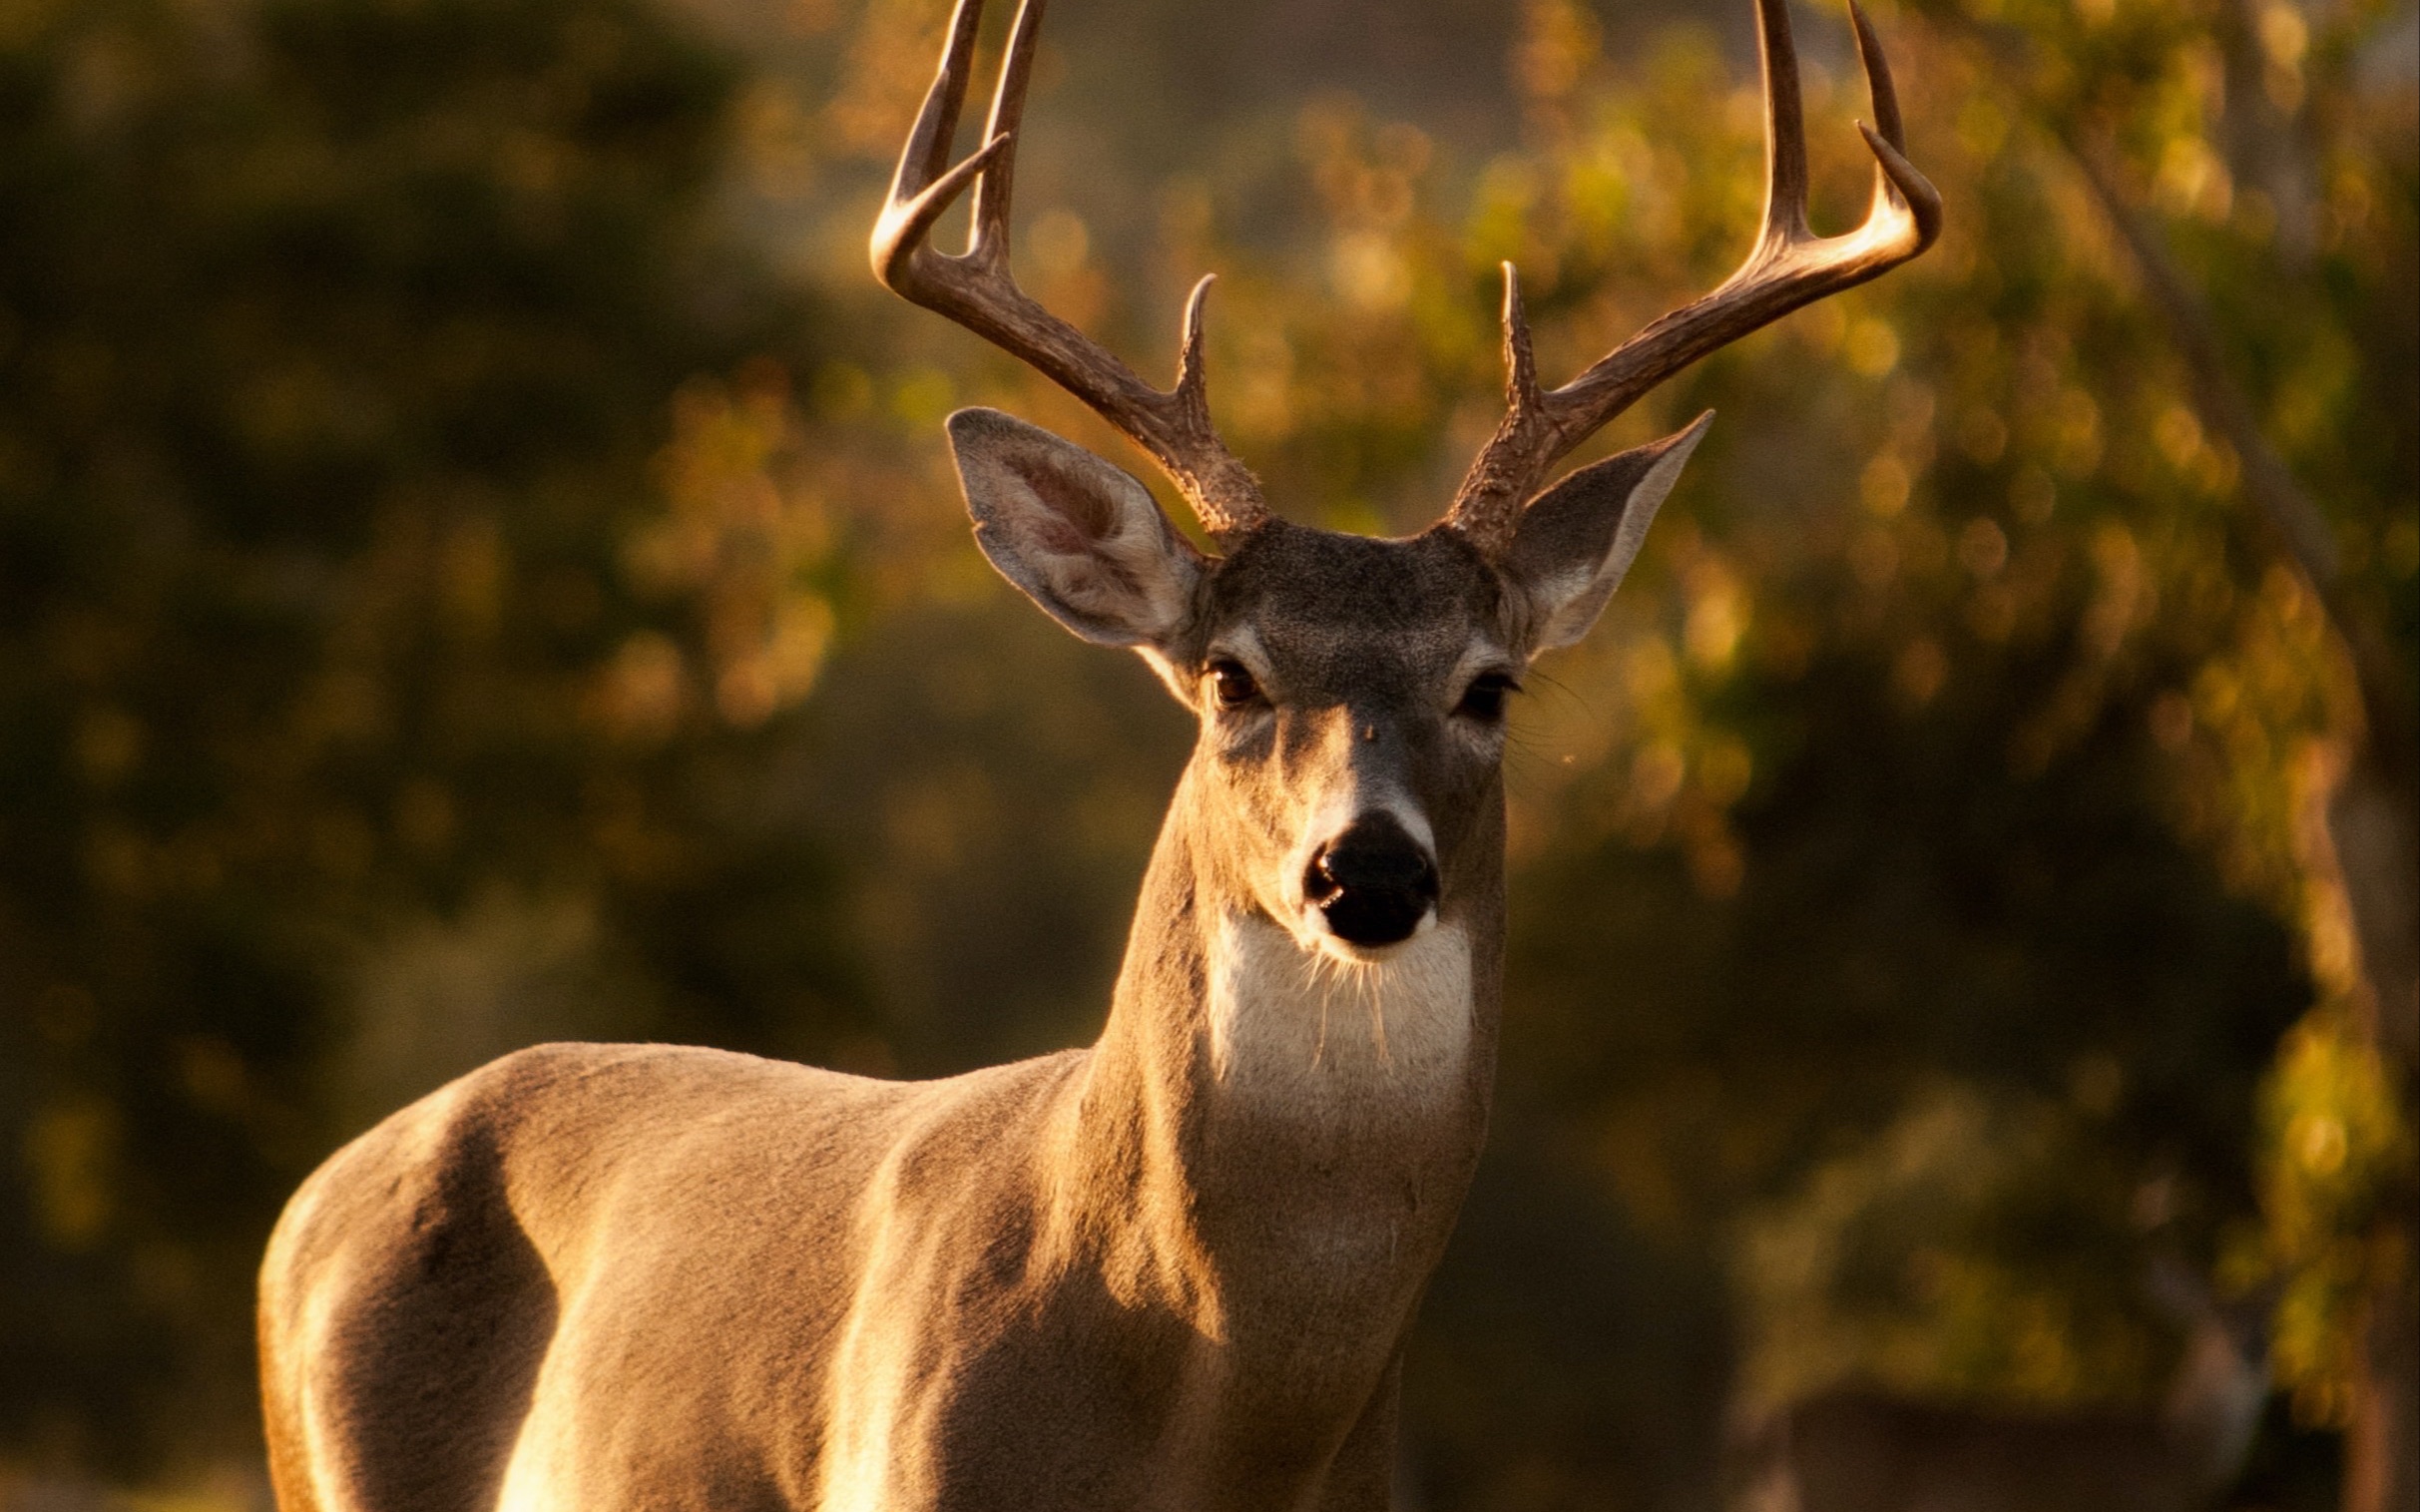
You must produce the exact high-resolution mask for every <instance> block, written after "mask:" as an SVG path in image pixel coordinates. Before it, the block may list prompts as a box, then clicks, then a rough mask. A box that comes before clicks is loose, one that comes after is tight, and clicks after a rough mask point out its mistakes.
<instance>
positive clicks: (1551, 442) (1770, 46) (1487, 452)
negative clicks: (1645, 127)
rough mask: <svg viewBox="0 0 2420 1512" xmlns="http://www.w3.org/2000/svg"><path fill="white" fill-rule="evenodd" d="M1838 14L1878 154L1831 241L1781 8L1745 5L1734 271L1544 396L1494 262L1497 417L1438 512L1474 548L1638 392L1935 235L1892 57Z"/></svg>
mask: <svg viewBox="0 0 2420 1512" xmlns="http://www.w3.org/2000/svg"><path fill="white" fill-rule="evenodd" d="M1848 13H1849V20H1850V21H1851V23H1852V24H1853V25H1854V26H1855V28H1856V32H1857V54H1858V56H1859V58H1860V59H1862V60H1863V62H1864V65H1865V78H1866V83H1867V86H1868V87H1869V88H1870V90H1871V91H1872V94H1873V101H1874V122H1875V125H1874V126H1871V127H1869V126H1867V125H1866V124H1865V123H1864V122H1862V121H1860V122H1859V123H1857V130H1858V131H1860V132H1862V133H1864V134H1865V145H1866V146H1867V147H1869V148H1871V149H1873V154H1874V161H1875V171H1874V199H1873V206H1872V208H1871V209H1870V210H1869V211H1867V212H1866V217H1865V224H1864V225H1862V226H1860V227H1858V228H1857V229H1856V230H1855V231H1853V232H1850V233H1848V234H1847V235H1845V236H1839V237H1817V236H1815V235H1814V234H1813V233H1812V232H1811V231H1809V230H1808V229H1807V224H1806V134H1805V128H1804V125H1803V123H1802V122H1801V120H1800V112H1799V107H1798V60H1797V53H1796V51H1795V49H1794V48H1793V47H1792V46H1791V43H1790V32H1789V9H1788V3H1787V0H1756V14H1757V21H1758V28H1757V30H1758V38H1759V41H1760V43H1761V48H1760V51H1761V52H1762V53H1763V57H1764V102H1765V117H1764V144H1765V145H1764V153H1765V166H1766V181H1765V191H1764V231H1763V233H1762V235H1760V236H1759V237H1758V238H1757V239H1756V245H1755V247H1754V248H1753V249H1752V250H1750V251H1749V252H1748V254H1747V260H1746V261H1744V262H1742V263H1740V264H1739V268H1738V271H1736V272H1734V273H1732V274H1731V275H1730V277H1729V278H1727V279H1725V280H1724V281H1723V283H1722V285H1721V286H1720V287H1719V288H1716V289H1715V290H1714V291H1713V292H1712V293H1710V294H1707V295H1705V296H1704V297H1703V298H1700V299H1698V300H1697V301H1696V302H1694V303H1693V304H1687V305H1684V306H1682V307H1681V308H1679V309H1677V310H1674V311H1673V312H1671V313H1670V314H1668V315H1665V316H1664V317H1663V318H1662V319H1660V320H1657V321H1656V322H1655V323H1654V324H1652V325H1650V326H1648V327H1647V328H1646V329H1644V330H1642V331H1640V332H1639V333H1638V334H1637V335H1635V336H1633V337H1631V338H1630V339H1629V340H1628V341H1625V342H1624V343H1622V345H1620V346H1618V347H1616V348H1615V349H1614V351H1613V352H1612V353H1611V354H1610V355H1608V356H1607V357H1605V358H1604V360H1602V361H1600V362H1598V363H1597V364H1596V365H1595V366H1594V367H1591V368H1590V369H1589V370H1588V371H1586V372H1584V373H1582V374H1581V375H1580V376H1579V377H1577V378H1574V379H1573V380H1572V381H1571V382H1569V383H1566V384H1564V385H1563V386H1562V387H1561V388H1558V389H1554V390H1552V391H1550V392H1545V393H1541V392H1540V391H1539V389H1538V372H1537V364H1536V362H1535V360H1534V359H1533V358H1532V357H1531V355H1530V342H1529V322H1528V320H1527V319H1526V318H1525V317H1524V315H1523V313H1522V309H1521V277H1520V274H1519V273H1518V272H1517V271H1516V270H1515V269H1514V267H1513V264H1511V263H1510V262H1507V263H1505V264H1504V364H1505V369H1506V374H1505V400H1506V413H1505V416H1504V422H1503V423H1502V424H1501V425H1499V426H1497V427H1496V433H1495V435H1494V436H1493V437H1491V438H1489V440H1488V443H1487V445H1486V446H1485V447H1483V448H1482V449H1481V450H1480V452H1479V456H1478V460H1476V461H1474V462H1473V463H1472V464H1471V470H1470V472H1469V473H1468V474H1467V475H1465V476H1464V478H1463V480H1462V487H1461V489H1460V491H1459V492H1457V493H1456V494H1455V495H1454V504H1453V508H1452V509H1450V510H1448V511H1447V513H1446V522H1447V523H1448V524H1450V525H1452V526H1453V527H1454V528H1456V529H1457V530H1460V531H1461V532H1462V533H1463V534H1464V535H1466V536H1469V537H1470V538H1471V539H1472V540H1473V541H1474V542H1475V543H1476V544H1477V545H1479V547H1480V548H1481V549H1482V550H1485V551H1489V552H1495V551H1499V550H1502V549H1503V547H1504V546H1505V545H1506V544H1507V543H1508V542H1509V541H1510V540H1511V538H1512V533H1513V527H1514V525H1515V523H1516V522H1517V521H1518V520H1519V519H1520V515H1521V507H1522V505H1523V503H1524V502H1526V501H1527V500H1528V498H1529V496H1530V494H1531V493H1532V492H1533V491H1534V490H1535V489H1536V488H1537V486H1538V484H1539V483H1540V482H1541V481H1542V480H1543V479H1544V478H1545V476H1546V471H1547V469H1548V468H1550V467H1552V466H1554V465H1555V462H1556V460H1557V459H1558V458H1560V457H1562V456H1563V454H1564V453H1566V452H1568V451H1570V450H1571V449H1572V448H1573V447H1575V446H1577V445H1579V444H1580V443H1581V442H1582V441H1585V440H1587V439H1588V437H1589V436H1590V435H1592V434H1594V433H1595V432H1596V431H1597V430H1598V429H1599V428H1600V427H1602V426H1603V425H1604V424H1605V423H1606V422H1607V421H1609V420H1611V419H1613V418H1614V416H1616V415H1618V414H1620V413H1622V411H1624V410H1626V409H1628V408H1630V406H1631V405H1632V404H1634V403H1636V402H1637V401H1638V400H1639V398H1640V397H1641V396H1642V395H1644V394H1645V393H1646V392H1647V391H1648V390H1649V389H1651V388H1654V387H1655V386H1656V385H1657V384H1659V383H1661V382H1663V381H1664V380H1665V379H1666V378H1669V377H1671V376H1672V375H1673V374H1674V373H1677V372H1679V371H1680V370H1681V369H1682V368H1684V367H1687V366H1689V365H1690V364H1691V363H1692V362H1694V361H1696V360H1697V359H1698V358H1699V357H1702V356H1704V355H1706V354H1707V353H1708V352H1711V351H1714V350H1716V349H1717V348H1719V347H1723V346H1727V345H1729V344H1730V343H1731V342H1733V341H1736V340H1738V339H1739V338H1740V337H1741V336H1744V335H1746V334H1747V333H1748V332H1750V331H1752V330H1755V329H1757V328H1759V327H1760V326H1764V325H1769V324H1771V323H1772V322H1773V321H1775V320H1778V319H1779V318H1781V317H1782V316H1783V315H1785V314H1788V313H1789V312H1790V311H1791V310H1793V309H1796V308H1798V307H1799V306H1800V305H1802V304H1811V303H1813V302H1814V301H1815V300H1817V299H1820V298H1822V297H1824V296H1825V295H1826V294H1833V293H1838V292H1839V291H1840V290H1841V289H1844V288H1847V287H1849V286H1851V285H1853V284H1857V283H1862V282H1864V281H1865V280H1866V279H1868V278H1871V277H1875V276H1876V275H1878V274H1880V273H1883V272H1887V271H1888V270H1889V269H1891V268H1893V267H1896V266H1898V265H1899V264H1900V263H1902V262H1905V261H1907V260H1908V259H1910V258H1911V257H1914V256H1915V255H1916V254H1917V253H1919V252H1923V251H1924V250H1925V249H1926V248H1928V247H1930V246H1932V245H1933V239H1934V238H1936V237H1938V236H1939V235H1940V234H1941V196H1940V194H1939V192H1937V191H1936V190H1935V189H1934V188H1933V186H1932V184H1931V183H1930V182H1929V181H1927V180H1926V179H1925V177H1924V175H1922V174H1921V173H1918V172H1917V171H1916V169H1915V167H1914V165H1912V164H1910V163H1909V162H1908V161H1907V159H1906V158H1905V157H1903V156H1902V154H1903V153H1904V152H1905V151H1906V150H1907V139H1906V137H1905V135H1904V134H1903V132H1902V130H1901V128H1900V123H1899V97H1898V95H1897V94H1896V92H1894V91H1893V90H1892V88H1891V71H1890V62H1889V60H1888V59H1886V58H1884V57H1883V56H1882V44H1881V43H1880V42H1878V41H1876V40H1875V38H1874V30H1873V27H1872V26H1871V25H1870V24H1868V23H1867V21H1866V19H1865V12H1864V11H1862V10H1860V9H1859V8H1858V6H1857V0H1849V7H1848ZM1876 128H1879V130H1877V129H1876Z"/></svg>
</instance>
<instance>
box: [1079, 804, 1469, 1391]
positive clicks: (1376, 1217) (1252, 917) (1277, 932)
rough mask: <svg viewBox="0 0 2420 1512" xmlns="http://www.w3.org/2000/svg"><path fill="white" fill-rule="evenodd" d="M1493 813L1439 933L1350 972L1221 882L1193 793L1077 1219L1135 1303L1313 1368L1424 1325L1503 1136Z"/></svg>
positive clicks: (1096, 1079)
mask: <svg viewBox="0 0 2420 1512" xmlns="http://www.w3.org/2000/svg"><path fill="white" fill-rule="evenodd" d="M1491 805H1492V812H1491V814H1490V816H1489V818H1488V820H1487V822H1485V823H1482V824H1480V825H1478V826H1476V827H1477V828H1478V829H1480V830H1483V831H1485V832H1484V833H1483V834H1480V835H1478V836H1476V837H1475V839H1474V843H1473V845H1472V846H1471V847H1470V848H1471V849H1473V850H1475V851H1477V852H1478V854H1477V855H1476V856H1475V857H1457V858H1456V859H1457V860H1458V861H1461V862H1463V864H1461V865H1459V866H1457V867H1456V868H1455V869H1454V870H1453V871H1452V872H1450V873H1449V876H1451V878H1452V880H1451V881H1450V882H1449V885H1448V889H1447V895H1446V897H1445V900H1444V906H1443V909H1442V911H1441V916H1440V917H1439V918H1438V919H1437V920H1436V921H1434V922H1432V923H1431V924H1429V925H1428V926H1427V927H1426V928H1424V929H1423V930H1422V931H1421V932H1420V933H1419V934H1418V935H1416V936H1414V937H1413V938H1412V939H1410V940H1407V941H1405V942H1404V943H1403V944H1401V945H1398V946H1395V947H1392V948H1391V949H1390V950H1389V951H1387V952H1386V953H1385V954H1384V955H1383V957H1381V958H1380V959H1377V960H1373V961H1365V962H1364V961H1348V960H1343V959H1339V958H1337V956H1335V955H1334V954H1331V953H1328V952H1323V951H1320V950H1317V949H1311V950H1306V949H1304V948H1303V947H1302V945H1301V944H1300V943H1299V942H1298V941H1297V940H1296V939H1295V937H1294V935H1293V934H1292V933H1290V932H1289V931H1287V930H1286V929H1285V928H1283V927H1282V926H1280V925H1279V924H1277V923H1276V922H1275V921H1273V920H1271V919H1270V918H1269V917H1268V916H1267V915H1266V914H1265V913H1264V912H1262V911H1261V910H1260V909H1259V907H1258V906H1257V905H1256V903H1255V902H1254V901H1253V900H1252V898H1251V896H1250V894H1249V891H1248V889H1246V888H1245V887H1243V886H1242V885H1240V884H1239V883H1237V882H1236V881H1235V880H1234V879H1233V878H1232V877H1231V876H1229V875H1228V874H1227V872H1226V870H1225V869H1224V868H1223V867H1222V866H1221V865H1220V864H1219V862H1218V859H1217V856H1218V854H1219V851H1218V848H1217V847H1216V846H1215V845H1214V844H1212V843H1210V841H1211V839H1212V836H1211V835H1210V834H1209V833H1208V832H1206V830H1207V826H1208V825H1210V824H1211V823H1214V822H1215V818H1214V816H1212V815H1210V814H1208V813H1206V811H1205V807H1204V805H1202V804H1201V803H1200V802H1199V801H1198V793H1197V791H1196V788H1195V784H1194V783H1193V781H1192V780H1191V776H1190V773H1189V778H1188V781H1187V782H1186V783H1185V784H1183V785H1181V787H1180V790H1179V794H1178V799H1177V801H1176V803H1175V804H1174V805H1173V806H1172V808H1171V810H1170V814H1169V819H1168V822H1167V823H1166V825H1165V826H1164V827H1163V830H1162V832H1161V836H1160V841H1159V844H1158V847H1157V849H1156V850H1155V851H1154V854H1153V857H1152V862H1151V866H1150V868H1149V870H1148V871H1147V873H1146V876H1145V880H1144V885H1143V892H1142V897H1141V900H1140V903H1139V906H1138V908H1137V911H1136V917H1135V922H1134V927H1133V931H1132V934H1131V937H1130V939H1129V943H1128V947H1127V954H1126V960H1125V963H1124V966H1123V969H1122V970H1121V972H1120V975H1119V980H1118V987H1117V993H1116V997H1115V1000H1114V1003H1113V1006H1112V1009H1111V1013H1110V1020H1109V1024H1108V1026H1107V1028H1106V1029H1105V1030H1104V1032H1103V1035H1102V1038H1101V1041H1100V1043H1099V1044H1098V1045H1097V1046H1096V1047H1095V1049H1094V1052H1093V1064H1092V1066H1091V1069H1090V1072H1089V1075H1088V1078H1087V1085H1086V1087H1085V1091H1084V1096H1083V1102H1082V1108H1081V1110H1080V1112H1079V1113H1078V1114H1077V1117H1076V1120H1075V1125H1076V1127H1075V1129H1074V1131H1073V1132H1074V1133H1075V1134H1076V1139H1075V1141H1074V1143H1073V1144H1072V1145H1071V1146H1070V1147H1069V1149H1070V1153H1071V1155H1074V1156H1075V1157H1076V1160H1077V1164H1078V1168H1079V1169H1080V1170H1081V1171H1082V1173H1083V1177H1082V1179H1081V1180H1080V1181H1079V1182H1077V1183H1076V1184H1074V1189H1073V1190H1072V1191H1069V1192H1066V1193H1065V1194H1064V1197H1065V1200H1066V1201H1067V1202H1068V1203H1069V1204H1070V1205H1071V1206H1072V1207H1074V1208H1076V1209H1078V1210H1085V1211H1082V1212H1081V1216H1080V1222H1079V1224H1078V1226H1077V1227H1078V1228H1080V1229H1082V1230H1084V1231H1088V1232H1091V1233H1093V1234H1097V1235H1104V1236H1114V1239H1113V1240H1112V1241H1111V1243H1110V1245H1109V1248H1110V1249H1111V1250H1112V1251H1113V1252H1114V1253H1116V1254H1119V1255H1121V1256H1124V1257H1126V1258H1127V1259H1126V1260H1125V1261H1124V1263H1125V1264H1126V1265H1127V1266H1128V1267H1129V1268H1130V1269H1132V1270H1133V1271H1135V1272H1136V1273H1134V1274H1133V1275H1132V1276H1131V1277H1130V1279H1131V1280H1132V1282H1133V1283H1134V1285H1135V1288H1136V1289H1137V1290H1148V1291H1156V1292H1157V1293H1158V1294H1159V1296H1160V1298H1161V1299H1163V1300H1166V1301H1169V1302H1173V1303H1174V1304H1175V1305H1177V1306H1178V1307H1180V1308H1181V1309H1182V1310H1185V1311H1186V1312H1187V1313H1188V1314H1189V1316H1190V1319H1191V1320H1192V1322H1193V1323H1194V1325H1195V1327H1196V1328H1197V1330H1198V1331H1200V1332H1201V1333H1202V1334H1203V1335H1204V1336H1206V1337H1209V1338H1211V1339H1219V1340H1226V1341H1229V1342H1230V1343H1233V1344H1234V1345H1236V1346H1238V1347H1246V1346H1247V1345H1248V1341H1249V1340H1250V1339H1252V1338H1255V1337H1258V1338H1262V1339H1265V1340H1270V1341H1277V1342H1276V1344H1275V1346H1276V1347H1282V1348H1287V1349H1297V1348H1299V1347H1301V1346H1302V1345H1303V1343H1304V1341H1305V1340H1306V1339H1309V1338H1311V1337H1312V1336H1313V1335H1315V1334H1319V1333H1321V1332H1323V1331H1326V1330H1343V1331H1346V1332H1353V1333H1357V1334H1360V1335H1362V1336H1368V1335H1370V1334H1371V1333H1372V1332H1373V1331H1374V1332H1375V1333H1377V1334H1378V1335H1379V1336H1381V1337H1382V1338H1383V1339H1384V1340H1385V1341H1386V1342H1387V1343H1388V1344H1389V1346H1390V1347H1391V1343H1392V1339H1393V1337H1394V1335H1395V1334H1396V1333H1397V1332H1399V1330H1400V1328H1401V1326H1402V1325H1403V1324H1404V1323H1405V1322H1406V1321H1408V1317H1409V1311H1410V1307H1411V1304H1412V1302H1413V1301H1414V1300H1415V1299H1416V1297H1417V1295H1418V1292H1419V1289H1420V1286H1421V1284H1422V1283H1423V1282H1424V1281H1425V1280H1426V1278H1427V1275H1428V1272H1429V1271H1430V1269H1431V1268H1433V1266H1434V1265H1435V1263H1436V1260H1437V1258H1438V1255H1439V1254H1440V1253H1441V1252H1442V1250H1443V1247H1444V1242H1445V1239H1446V1237H1447V1235H1448V1233H1449V1232H1450V1230H1451V1228H1452V1223H1453V1219H1454V1215H1455V1213H1456V1212H1457V1211H1458V1210H1459V1208H1460V1206H1461V1201H1462V1196H1463V1192H1464V1190H1465V1188H1466V1187H1467V1185H1468V1182H1469V1179H1470V1174H1471V1170H1472V1168H1473V1166H1474V1165H1475V1163H1476V1161H1477V1158H1478V1154H1479V1149H1480V1145H1481V1143H1482V1141H1483V1139H1484V1136H1485V1132H1486V1120H1487V1108H1488V1094H1489V1087H1490V1084H1491V1082H1492V1079H1493V1075H1494V1062H1495V1044H1496V1022H1497V1015H1498V1009H1499V1002H1500V989H1499V977H1500V973H1501V969H1502V955H1503V838H1502V817H1501V799H1500V798H1491ZM1472 860H1475V861H1476V862H1477V864H1475V865H1473V864H1469V863H1470V862H1471V861H1472ZM1069 1216H1070V1217H1078V1215H1077V1214H1070V1215H1069ZM1144 1272H1148V1274H1147V1273H1144ZM1121 1289H1123V1288H1121Z"/></svg>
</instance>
